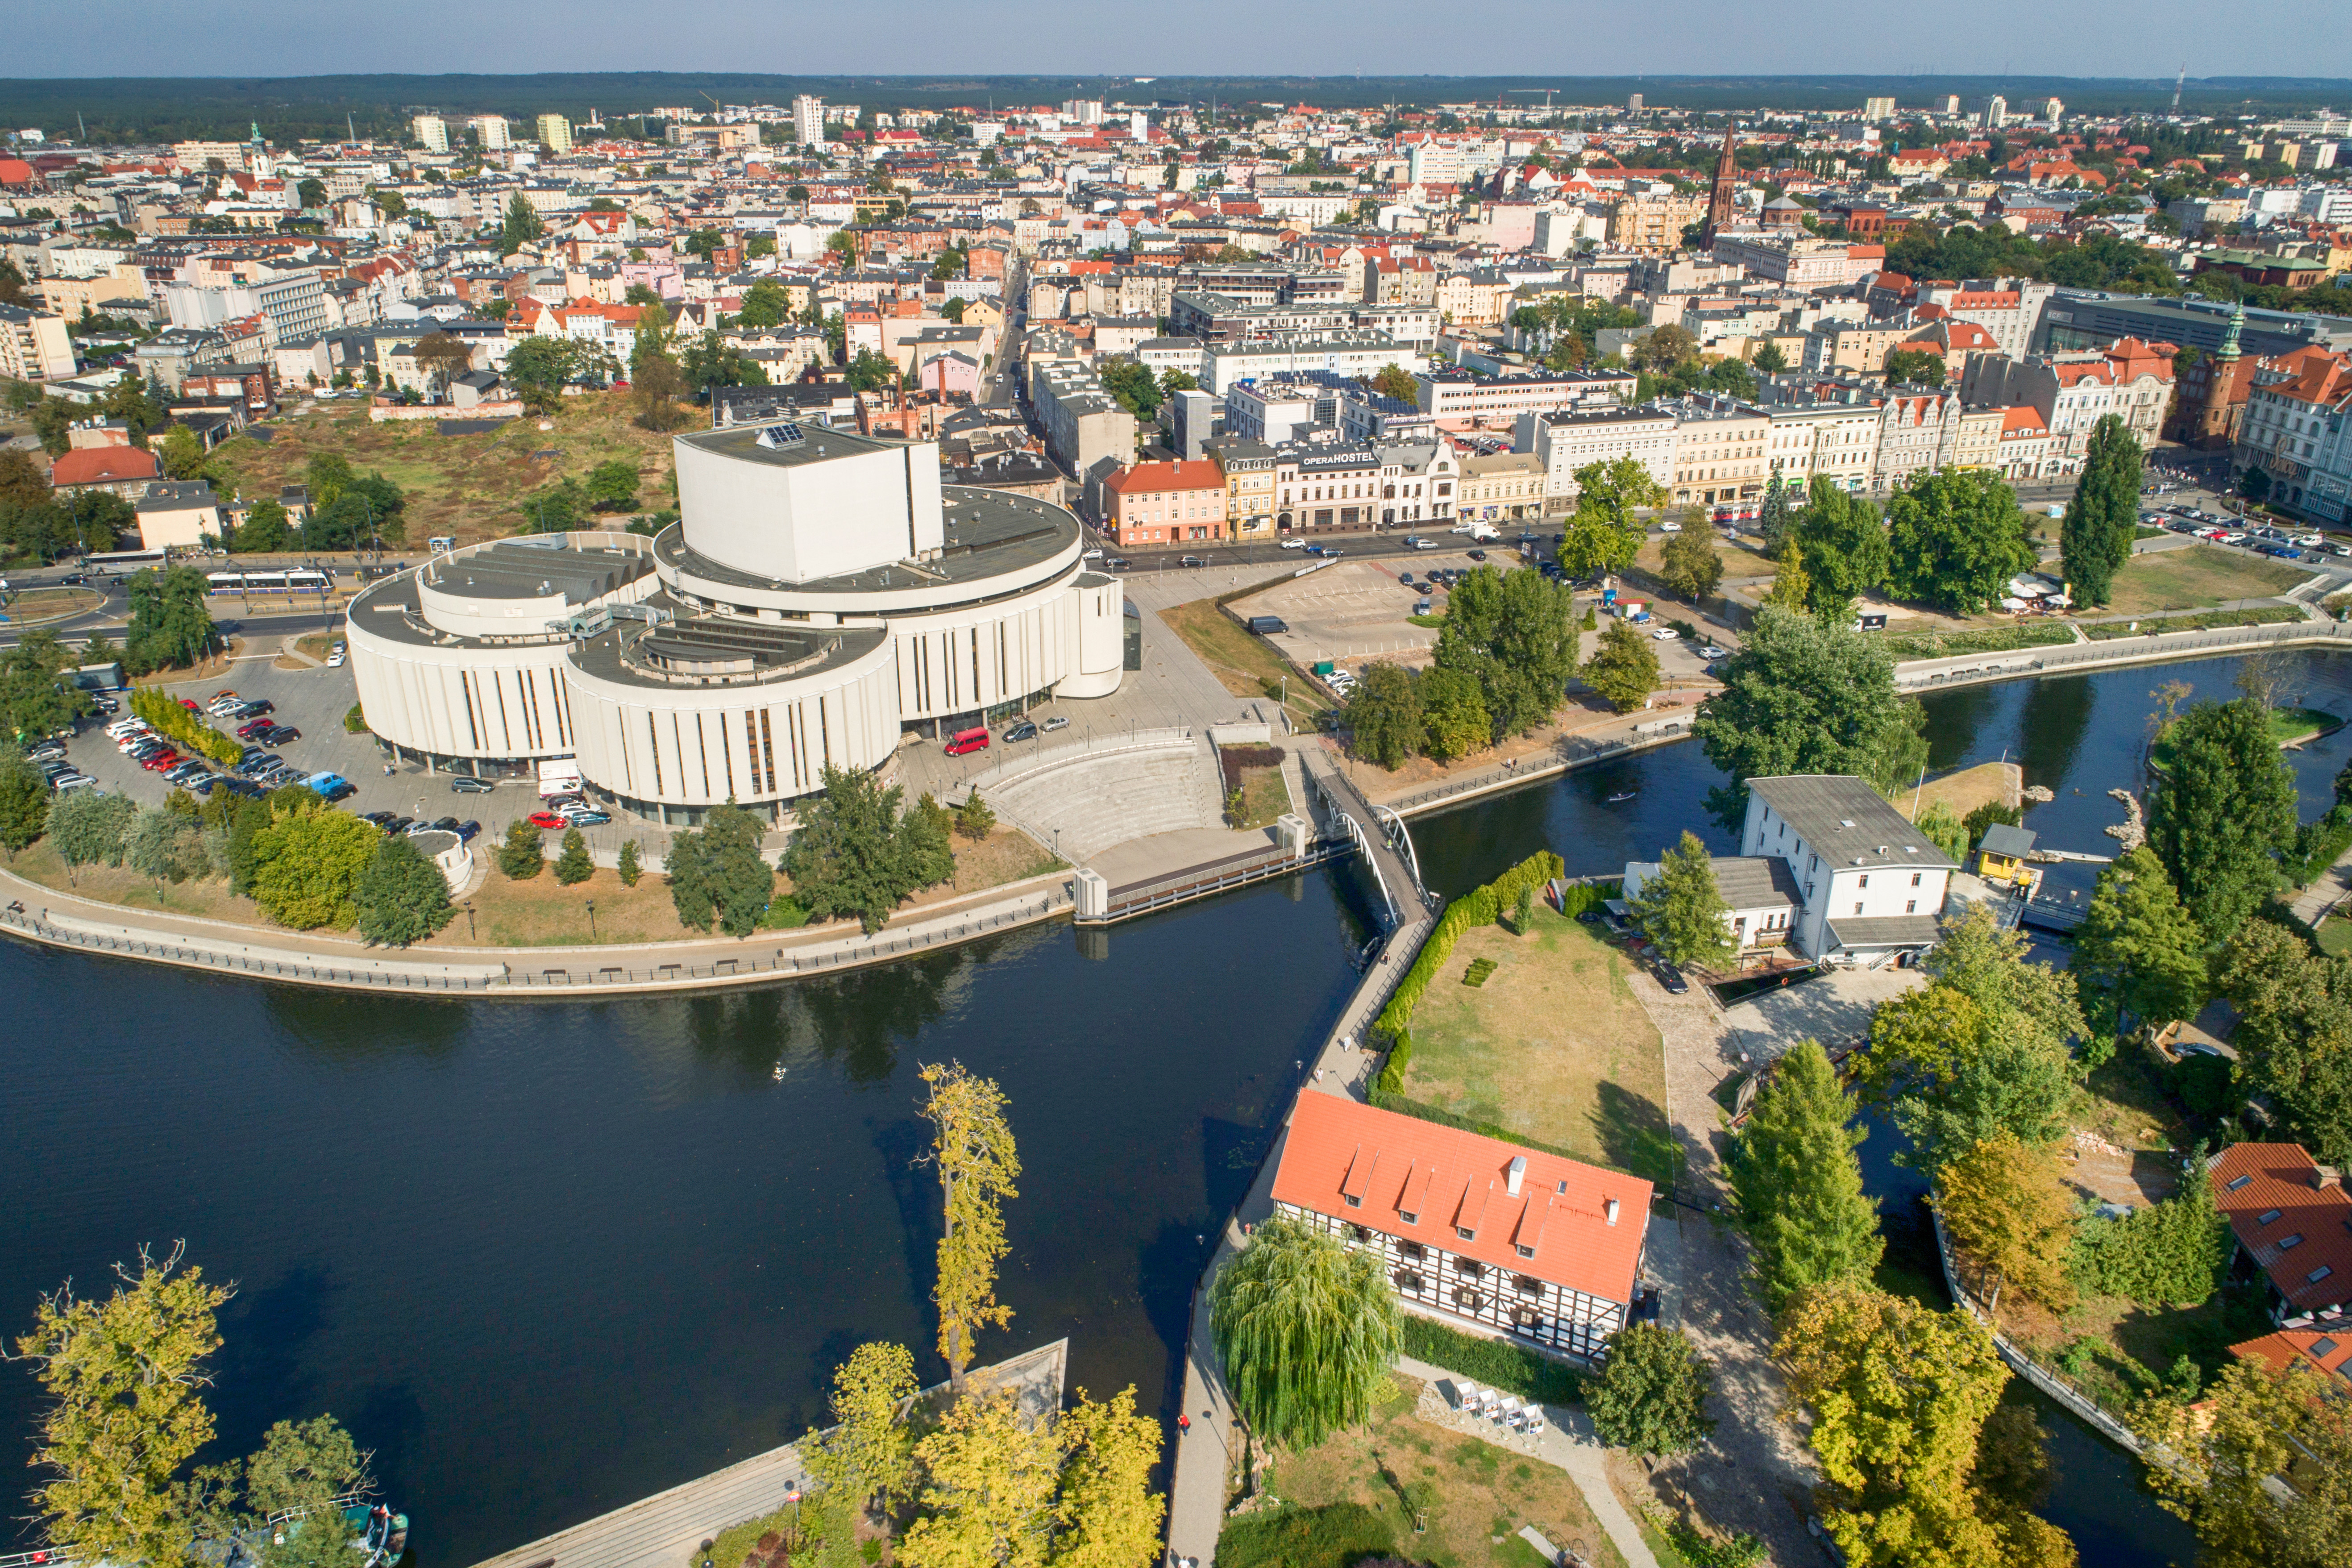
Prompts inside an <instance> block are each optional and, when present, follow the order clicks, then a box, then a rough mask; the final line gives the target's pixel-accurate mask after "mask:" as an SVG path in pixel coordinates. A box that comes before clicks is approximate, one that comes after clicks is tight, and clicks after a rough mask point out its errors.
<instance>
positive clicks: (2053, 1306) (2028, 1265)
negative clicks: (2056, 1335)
mask: <svg viewBox="0 0 2352 1568" xmlns="http://www.w3.org/2000/svg"><path fill="white" fill-rule="evenodd" d="M1936 1207H1937V1212H1938V1213H1940V1214H1941V1215H1943V1216H1944V1229H1945V1230H1946V1232H1947V1233H1948V1234H1949V1235H1950V1237H1951V1238H1952V1240H1953V1242H1954V1243H1955V1244H1957V1245H1958V1247H1960V1249H1961V1250H1962V1251H1963V1252H1966V1253H1967V1254H1969V1256H1970V1257H1972V1258H1975V1259H1976V1260H1977V1262H1979V1264H1981V1265H1983V1267H1984V1268H1986V1269H1987V1270H1988V1271H1990V1274H1991V1275H1992V1299H1991V1304H1992V1305H1993V1306H1995V1307H1998V1306H2000V1293H2001V1290H2002V1289H2003V1288H2004V1287H2008V1286H2014V1287H2016V1289H2018V1291H2019V1292H2020V1293H2021V1294H2022V1295H2025V1296H2029V1297H2031V1298H2032V1299H2033V1300H2036V1301H2039V1302H2041V1303H2042V1305H2043V1306H2045V1307H2047V1308H2049V1309H2050V1310H2052V1311H2053V1312H2063V1311H2064V1310H2066V1309H2067V1308H2069V1307H2072V1306H2073V1305H2074V1280H2073V1279H2070V1278H2068V1276H2067V1273H2066V1258H2067V1255H2068V1254H2069V1253H2070V1252H2072V1251H2073V1249H2074V1203H2073V1201H2072V1200H2071V1199H2070V1198H2069V1197H2068V1196H2067V1195H2066V1189H2065V1187H2064V1185H2063V1184H2061V1183H2060V1181H2059V1179H2058V1162H2057V1161H2056V1160H2054V1159H2053V1158H2052V1157H2051V1155H2050V1152H2049V1151H2047V1150H2044V1149H2030V1148H2028V1147H2026V1146H2025V1145H2024V1144H2022V1143H2021V1142H2018V1141H2017V1138H2016V1136H2015V1135H2014V1134H2011V1133H2008V1132H2003V1133H2000V1134H1999V1135H1998V1136H1996V1137H1992V1138H1989V1139H1987V1140H1986V1141H1985V1142H1981V1143H1979V1144H1978V1145H1977V1146H1976V1147H1975V1148H1973V1149H1970V1150H1969V1152H1967V1153H1965V1154H1962V1155H1960V1156H1959V1157H1958V1159H1956V1160H1950V1161H1947V1162H1946V1163H1945V1165H1944V1168H1943V1170H1942V1171H1941V1172H1939V1173H1937V1178H1936Z"/></svg>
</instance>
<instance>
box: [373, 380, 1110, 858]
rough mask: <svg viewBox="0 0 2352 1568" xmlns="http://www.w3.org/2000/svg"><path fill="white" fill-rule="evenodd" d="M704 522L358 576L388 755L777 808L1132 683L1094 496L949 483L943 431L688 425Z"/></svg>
mask: <svg viewBox="0 0 2352 1568" xmlns="http://www.w3.org/2000/svg"><path fill="white" fill-rule="evenodd" d="M677 489H678V509H679V513H680V518H679V521H677V523H675V524H673V525H672V526H670V527H669V528H667V529H665V530H664V531H662V532H661V533H660V534H659V535H657V536H656V537H654V538H650V539H648V538H646V537H643V536H641V535H637V534H632V533H625V532H609V533H606V532H578V533H569V534H545V535H536V536H529V537H524V538H519V539H508V540H500V541H499V542H495V543H490V544H481V545H473V546H469V547H467V548H466V549H463V550H458V551H456V552H450V553H446V554H442V555H437V556H436V557H434V558H433V559H432V560H431V561H429V562H427V563H425V564H424V565H422V566H419V567H417V568H416V569H415V570H414V571H410V572H405V573H403V574H400V575H398V576H396V577H393V578H389V579H387V580H385V581H384V582H382V583H379V584H374V585H373V586H371V587H369V588H368V589H367V590H365V591H364V592H363V593H362V594H361V595H359V596H358V597H356V598H354V599H353V600H352V605H351V611H350V632H349V641H350V645H351V663H352V673H353V676H354V678H355V679H356V680H357V683H358V687H359V697H360V702H361V705H362V710H363V711H364V713H365V716H366V721H367V726H368V728H369V730H371V731H373V732H374V734H375V735H376V737H377V739H378V740H379V742H381V743H382V744H383V746H384V747H385V749H386V752H387V754H389V755H393V756H396V757H398V758H399V759H400V760H401V761H403V762H404V763H411V764H416V765H422V766H424V767H425V768H428V769H431V770H433V771H436V772H451V773H471V774H475V775H477V776H480V777H485V778H495V777H513V776H530V775H531V774H533V773H536V772H538V771H539V765H540V764H541V763H548V762H552V761H555V760H558V759H563V758H573V759H576V760H577V763H578V767H579V771H580V773H581V776H582V779H583V784H584V785H585V787H586V792H587V793H588V795H590V796H591V797H592V798H593V799H595V800H597V801H598V802H599V803H600V804H604V805H608V806H612V807H617V808H619V809H620V810H623V811H626V812H629V813H632V814H634V815H635V816H641V817H644V818H646V819H649V820H653V821H656V822H663V823H670V824H677V825H681V826H692V825H694V824H697V823H699V822H700V821H701V820H702V816H703V813H704V812H706V811H707V810H708V809H709V807H711V806H713V805H719V804H720V803H722V802H724V801H728V800H730V799H731V800H733V801H735V802H736V803H737V804H739V805H744V806H746V807H749V808H750V809H751V810H753V811H755V812H757V813H759V814H760V815H761V816H766V817H768V818H770V819H771V820H773V819H774V817H775V816H776V815H777V813H778V811H779V809H780V808H782V809H788V808H789V803H790V802H791V801H792V800H793V798H794V797H796V796H801V795H809V794H812V793H813V792H814V791H815V790H817V789H818V788H820V787H821V776H822V772H823V769H824V767H825V766H827V765H828V764H829V765H831V766H834V767H836V768H845V769H854V768H864V769H874V768H878V767H880V766H881V765H882V764H883V763H886V762H887V761H888V760H889V758H890V756H891V753H892V752H894V751H895V750H896V748H897V747H898V745H899V744H900V743H901V742H902V741H905V740H907V739H908V738H909V737H912V736H921V737H925V738H932V739H936V738H938V737H940V736H941V735H946V734H953V733H955V732H956V731H960V730H963V729H968V728H971V727H974V726H978V725H981V724H983V723H988V722H992V721H996V720H998V719H1001V718H1003V717H1005V716H1007V715H1009V714H1012V713H1014V712H1018V711H1021V710H1024V709H1025V708H1026V707H1028V706H1029V705H1031V704H1033V703H1036V702H1040V701H1043V700H1045V699H1047V698H1049V697H1053V698H1087V697H1104V696H1108V695H1109V694H1110V693H1112V692H1114V691H1116V690H1118V685H1119V679H1120V676H1121V672H1122V670H1123V668H1125V661H1126V642H1127V638H1126V626H1127V617H1126V615H1125V610H1126V606H1125V603H1124V595H1123V594H1122V593H1121V592H1120V588H1119V584H1118V579H1117V578H1114V577H1111V576H1108V575H1107V574H1103V573H1100V572H1097V571H1095V570H1093V569H1092V568H1091V567H1089V566H1088V565H1087V563H1086V561H1085V560H1084V559H1083V554H1084V551H1085V548H1086V547H1085V543H1084V540H1083V535H1082V534H1081V532H1080V531H1079V527H1078V521H1077V519H1076V517H1074V516H1072V515H1071V514H1070V513H1069V512H1067V511H1066V510H1063V509H1061V508H1059V507H1055V506H1051V505H1048V504H1046V503H1045V502H1043V501H1037V500H1031V499H1029V498H1028V497H1025V496H1019V495H1008V494H1002V493H999V492H997V491H994V490H989V489H973V488H970V487H965V486H959V485H942V484H941V483H940V458H939V448H938V447H937V445H936V444H934V443H930V442H901V441H886V440H879V439H876V438H873V437H866V436H860V435H858V434H856V433H855V432H849V431H842V430H836V429H832V428H828V427H821V426H798V425H790V424H785V425H766V426H733V427H730V428H728V429H723V430H709V431H698V432H696V433H694V434H691V435H684V436H680V437H677Z"/></svg>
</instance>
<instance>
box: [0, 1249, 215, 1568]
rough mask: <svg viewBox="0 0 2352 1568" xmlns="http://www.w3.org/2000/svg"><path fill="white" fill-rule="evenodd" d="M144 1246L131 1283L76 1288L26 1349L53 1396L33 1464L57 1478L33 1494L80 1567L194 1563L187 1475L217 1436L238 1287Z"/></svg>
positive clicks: (47, 1524) (126, 1275) (63, 1291)
mask: <svg viewBox="0 0 2352 1568" xmlns="http://www.w3.org/2000/svg"><path fill="white" fill-rule="evenodd" d="M181 1255H182V1248H180V1247H173V1249H172V1252H171V1254H170V1255H169V1256H168V1257H166V1258H163V1259H162V1260H161V1261H158V1260H157V1259H156V1258H154V1257H152V1255H151V1254H150V1253H148V1252H147V1251H146V1250H145V1249H144V1248H142V1249H141V1251H140V1254H139V1267H138V1269H137V1270H136V1271H135V1272H134V1271H132V1270H131V1268H128V1267H126V1266H124V1265H121V1264H117V1265H116V1266H115V1273H116V1274H117V1275H118V1276H119V1277H120V1278H121V1282H122V1283H121V1286H119V1287H118V1288H117V1289H116V1290H115V1292H114V1294H113V1295H112V1296H110V1298H108V1299H107V1300H104V1301H94V1300H84V1299H82V1298H80V1297H78V1296H76V1295H75V1294H74V1293H73V1287H72V1285H71V1283H70V1282H68V1284H66V1285H65V1286H63V1287H60V1288H59V1289H58V1290H57V1291H56V1292H55V1293H54V1294H51V1295H47V1296H44V1297H42V1298H41V1306H40V1310H39V1312H38V1313H37V1316H36V1319H35V1321H36V1324H37V1327H36V1328H35V1330H34V1331H33V1332H31V1333H29V1334H26V1335H25V1336H24V1337H23V1338H22V1339H20V1340H18V1341H17V1342H16V1354H17V1355H18V1357H19V1358H21V1359H24V1360H26V1361H30V1362H32V1363H35V1364H36V1366H37V1369H38V1373H39V1376H40V1380H41V1385H42V1387H43V1389H44V1390H45V1391H46V1392H47V1395H48V1409H47V1413H46V1414H44V1415H43V1416H42V1418H41V1435H40V1440H39V1444H38V1447H36V1448H35V1450H34V1454H33V1463H34V1465H35V1466H36V1467H37V1468H41V1469H46V1470H49V1471H52V1472H54V1474H55V1477H56V1479H53V1480H51V1481H49V1482H48V1483H47V1485H45V1486H43V1487H41V1488H40V1489H38V1490H37V1491H36V1492H35V1493H34V1494H33V1497H34V1501H35V1503H36V1504H37V1507H38V1508H39V1510H40V1517H41V1526H42V1533H43V1535H44V1537H45V1538H46V1540H47V1542H48V1544H49V1545H50V1546H51V1547H53V1548H55V1549H57V1550H58V1551H59V1552H63V1553H65V1554H67V1555H68V1556H70V1557H72V1558H73V1559H75V1560H76V1561H79V1562H84V1563H95V1562H98V1561H100V1559H105V1560H109V1561H111V1562H115V1563H151V1564H155V1565H157V1568H162V1565H164V1564H171V1563H184V1562H187V1561H188V1560H189V1552H190V1548H191V1546H192V1545H193V1544H194V1526H193V1523H192V1521H191V1520H190V1518H189V1513H188V1508H187V1502H186V1497H185V1495H184V1491H183V1487H182V1482H181V1479H180V1468H181V1467H182V1466H184V1465H185V1464H186V1463H187V1462H188V1460H189V1459H190V1458H193V1457H194V1454H195V1452H196V1450H197V1449H199V1448H201V1447H204V1446H205V1443H207V1442H209V1441H210V1440H211V1438H212V1436H213V1417H212V1412H211V1411H210V1410H208V1409H206V1408H205V1402H204V1395H203V1392H202V1391H203V1390H204V1389H205V1388H206V1387H207V1386H209V1385H210V1384H211V1383H212V1377H211V1375H210V1374H209V1373H206V1372H205V1366H204V1363H205V1357H207V1356H209V1355H210V1354H212V1352H214V1351H215V1350H217V1349H219V1348H220V1342H221V1338H220V1334H219V1332H218V1331H216V1330H215V1326H214V1316H215V1313H216V1312H217V1311H218V1310H219V1308H220V1306H221V1303H223V1302H225V1301H226V1300H228V1299H229V1298H230V1296H232V1295H233V1294H235V1291H234V1289H230V1288H225V1287H222V1286H218V1285H207V1284H205V1282H204V1271H203V1270H202V1269H200V1268H187V1269H184V1270H183V1269H182V1268H180V1258H181Z"/></svg>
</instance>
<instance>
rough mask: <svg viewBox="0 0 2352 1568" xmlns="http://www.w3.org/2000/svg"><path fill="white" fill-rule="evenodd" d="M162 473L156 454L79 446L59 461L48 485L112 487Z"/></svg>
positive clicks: (138, 450) (51, 472) (51, 471)
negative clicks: (126, 480)
mask: <svg viewBox="0 0 2352 1568" xmlns="http://www.w3.org/2000/svg"><path fill="white" fill-rule="evenodd" d="M162 471H163V470H162V469H161V468H158V467H157V466H156V462H155V454H154V453H152V452H142V451H141V450H140V449H139V448H138V447H77V448H75V449H74V450H73V451H70V452H68V453H66V454H64V455H63V456H62V457H60V458H58V460H57V462H56V463H55V464H54V465H53V466H52V467H51V468H50V469H49V483H51V484H53V485H58V486H65V485H110V484H115V483H118V482H120V481H121V480H123V479H153V478H154V477H155V476H156V475H157V474H159V473H161V472H162Z"/></svg>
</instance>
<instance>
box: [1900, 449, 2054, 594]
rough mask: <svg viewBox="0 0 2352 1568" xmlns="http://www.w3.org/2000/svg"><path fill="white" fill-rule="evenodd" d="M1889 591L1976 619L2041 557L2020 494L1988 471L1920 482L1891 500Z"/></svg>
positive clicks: (1958, 472) (1960, 471)
mask: <svg viewBox="0 0 2352 1568" xmlns="http://www.w3.org/2000/svg"><path fill="white" fill-rule="evenodd" d="M1886 516H1887V521H1888V524H1889V527H1888V530H1887V567H1888V570H1887V587H1888V590H1889V591H1890V592H1891V593H1893V594H1894V595H1895V597H1897V598H1900V599H1910V600H1916V601H1918V602H1920V603H1922V604H1927V605H1934V606H1935V607H1936V608H1937V609H1939V610H1942V611H1944V612H1946V613H1947V614H1949V615H1955V616H1972V615H1975V614H1977V613H1978V612H1979V611H1981V610H1982V609H1984V608H1985V607H1986V606H1987V605H1995V604H1999V603H2000V597H2001V595H2002V594H2003V593H2005V592H2007V590H2008V587H2009V580H2010V579H2011V577H2013V576H2015V575H2016V574H2018V573H2020V572H2027V571H2031V570H2032V568H2033V566H2034V564H2035V563H2036V562H2038V561H2039V560H2040V559H2041V557H2040V556H2039V554H2038V553H2037V552H2035V550H2034V548H2033V544H2032V541H2030V540H2029V539H2027V538H2026V536H2025V519H2024V517H2023V516H2022V515H2021V514H2020V512H2019V511H2018V510H2017V495H2016V492H2014V491H2013V490H2011V489H2010V488H2009V486H2008V485H2007V484H2005V483H2003V482H2002V481H2001V479H2000V478H1999V477H1998V476H1996V475H1994V474H1992V473H1990V471H1988V470H1985V469H1982V468H1958V469H1954V470H1952V471H1951V472H1948V473H1941V474H1929V475H1926V476H1924V477H1915V478H1913V479H1912V480H1911V481H1910V482H1909V483H1908V484H1906V485H1905V486H1903V487H1902V488H1901V489H1897V490H1896V491H1895V496H1894V499H1893V500H1890V501H1888V503H1887V507H1886Z"/></svg>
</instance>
